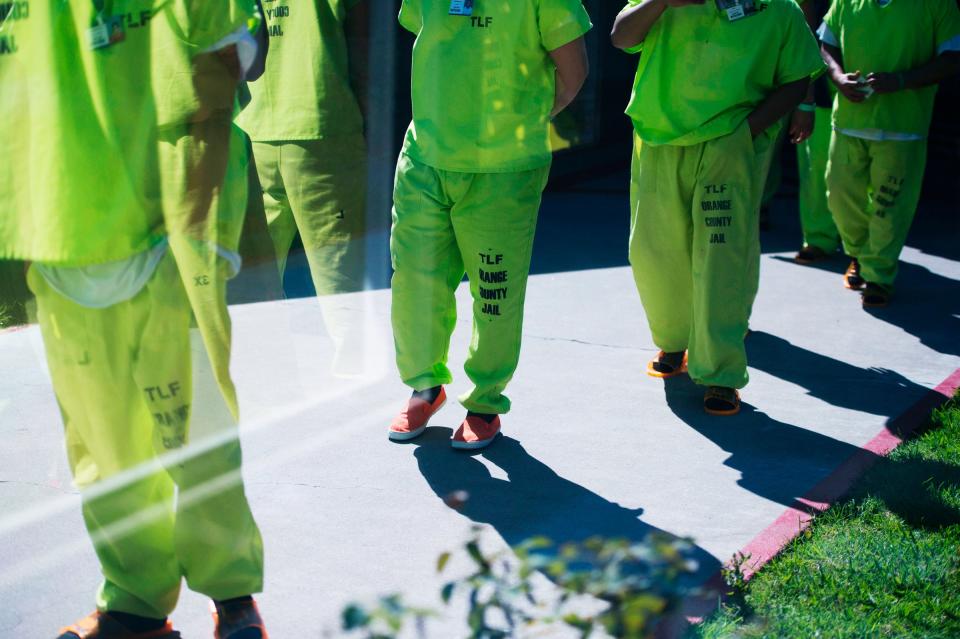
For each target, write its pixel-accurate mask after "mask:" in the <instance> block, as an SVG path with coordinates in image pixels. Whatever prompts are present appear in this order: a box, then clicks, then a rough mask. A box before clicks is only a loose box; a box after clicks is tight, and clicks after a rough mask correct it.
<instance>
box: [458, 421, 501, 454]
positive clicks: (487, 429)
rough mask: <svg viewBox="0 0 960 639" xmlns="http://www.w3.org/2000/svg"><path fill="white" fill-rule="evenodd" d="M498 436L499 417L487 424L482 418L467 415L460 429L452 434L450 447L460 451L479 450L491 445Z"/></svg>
mask: <svg viewBox="0 0 960 639" xmlns="http://www.w3.org/2000/svg"><path fill="white" fill-rule="evenodd" d="M499 434H500V416H499V415H498V416H496V417H494V418H493V421H492V422H487V421H486V420H485V419H483V418H482V417H474V416H473V415H467V418H466V419H464V420H463V423H462V424H460V428H458V429H457V432H456V433H454V434H453V439H452V440H451V442H450V445H451V446H453V447H454V448H457V449H460V450H479V449H481V448H486V447H487V446H489V445H490V444H492V443H493V440H495V439H496V438H497V435H499Z"/></svg>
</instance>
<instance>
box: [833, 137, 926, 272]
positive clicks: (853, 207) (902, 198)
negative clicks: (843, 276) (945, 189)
mask: <svg viewBox="0 0 960 639" xmlns="http://www.w3.org/2000/svg"><path fill="white" fill-rule="evenodd" d="M926 163H927V141H926V140H915V141H911V142H901V141H884V142H874V141H871V140H863V139H860V138H855V137H851V136H849V135H843V134H841V133H834V134H833V140H832V142H831V144H830V162H829V165H828V167H827V192H828V199H829V202H830V210H831V211H832V212H833V216H834V219H835V220H836V223H837V229H838V230H839V231H840V237H841V238H842V239H843V249H844V251H846V253H847V255H849V256H850V257H855V258H857V259H858V260H859V261H860V273H861V275H862V276H863V279H865V280H866V281H867V282H872V283H874V284H882V285H884V286H887V287H892V286H893V283H894V281H895V280H896V278H897V270H898V268H899V267H898V261H899V259H900V251H902V250H903V245H904V243H905V242H906V241H907V233H909V231H910V225H911V224H912V223H913V216H914V215H915V214H916V212H917V205H918V204H919V203H920V190H921V188H922V186H923V172H924V168H925V167H926Z"/></svg>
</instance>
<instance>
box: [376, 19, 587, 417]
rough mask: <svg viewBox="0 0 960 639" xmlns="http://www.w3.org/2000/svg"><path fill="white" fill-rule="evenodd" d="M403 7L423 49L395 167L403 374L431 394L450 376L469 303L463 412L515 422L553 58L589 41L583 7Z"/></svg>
mask: <svg viewBox="0 0 960 639" xmlns="http://www.w3.org/2000/svg"><path fill="white" fill-rule="evenodd" d="M449 10H450V3H449V1H441V0H404V2H403V4H402V6H401V9H400V18H399V19H400V23H401V24H402V25H403V26H404V27H405V28H406V29H408V30H409V31H411V32H413V33H414V34H416V35H417V39H416V43H415V44H414V47H413V83H412V89H413V121H412V122H411V124H410V127H409V129H408V130H407V135H406V138H405V140H404V145H403V150H402V152H401V155H400V159H399V162H398V165H397V176H396V183H395V190H394V210H393V226H392V229H391V238H390V247H391V248H390V253H391V258H392V262H393V267H394V275H393V281H392V291H393V306H392V320H393V332H394V341H395V344H396V352H397V367H398V369H399V371H400V376H401V378H402V379H403V381H404V383H405V384H407V385H408V386H411V387H412V388H414V389H415V390H423V389H426V388H430V387H433V386H438V385H440V384H446V383H449V382H450V381H451V379H452V375H451V373H450V370H449V369H448V368H447V350H448V347H449V343H450V335H451V333H452V332H453V327H454V322H455V320H456V303H455V298H454V291H455V290H456V288H457V286H458V284H459V283H460V281H461V279H462V278H463V275H464V273H466V275H467V277H468V278H469V281H470V292H471V295H472V296H473V300H474V303H473V326H474V328H473V340H472V341H471V345H470V353H469V355H468V358H467V362H466V364H465V366H464V368H465V370H466V373H467V376H468V377H469V378H470V380H471V381H472V382H473V388H472V389H471V390H470V391H468V392H467V393H465V394H464V395H463V396H462V397H461V398H460V401H461V402H462V403H463V405H464V406H465V407H466V408H467V409H468V410H471V411H475V412H478V413H497V414H501V413H506V412H507V411H509V409H510V400H509V399H508V398H507V397H506V396H505V395H504V394H503V391H504V389H505V387H506V385H507V383H508V382H509V381H510V379H511V377H512V376H513V373H514V371H515V370H516V367H517V362H518V360H519V356H520V341H521V332H522V325H523V303H524V296H525V293H526V283H527V276H528V274H529V269H530V257H531V253H532V248H533V237H534V232H535V229H536V220H537V213H538V210H539V207H540V199H541V194H542V191H543V188H544V186H545V185H546V180H547V177H548V175H549V167H550V161H551V153H550V146H549V139H548V117H549V113H550V110H551V108H552V106H553V102H554V98H555V94H556V85H555V71H556V70H555V67H554V65H553V63H552V61H551V59H550V56H549V52H550V51H552V50H554V49H557V48H559V47H561V46H563V45H565V44H567V43H569V42H572V41H574V40H576V39H577V38H579V37H580V36H582V35H583V34H584V33H586V32H587V31H588V30H589V29H590V26H591V25H590V19H589V17H588V16H587V14H586V11H585V10H584V8H583V5H582V4H581V2H579V0H523V1H521V2H506V1H502V0H501V1H496V0H477V1H476V2H474V4H473V15H472V16H457V15H450V14H449Z"/></svg>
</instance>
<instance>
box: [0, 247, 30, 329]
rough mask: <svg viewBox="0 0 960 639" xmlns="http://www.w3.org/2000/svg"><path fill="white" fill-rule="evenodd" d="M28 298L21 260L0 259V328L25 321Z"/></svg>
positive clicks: (28, 293)
mask: <svg viewBox="0 0 960 639" xmlns="http://www.w3.org/2000/svg"><path fill="white" fill-rule="evenodd" d="M29 298H30V292H29V291H28V290H27V282H26V278H25V276H24V269H23V262H15V261H11V260H0V329H3V328H7V327H10V326H16V325H18V324H25V323H26V321H27V310H26V305H25V304H26V301H27V300H28V299H29Z"/></svg>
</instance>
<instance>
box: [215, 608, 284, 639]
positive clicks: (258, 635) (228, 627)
mask: <svg viewBox="0 0 960 639" xmlns="http://www.w3.org/2000/svg"><path fill="white" fill-rule="evenodd" d="M210 613H211V614H212V615H213V623H214V630H213V637H214V639H235V638H236V639H239V638H240V637H242V638H243V639H270V638H269V636H268V635H267V629H266V628H265V627H264V626H263V619H262V618H261V617H260V611H259V610H258V609H257V602H256V601H254V600H253V598H250V599H245V600H239V601H238V600H234V601H211V602H210Z"/></svg>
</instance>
